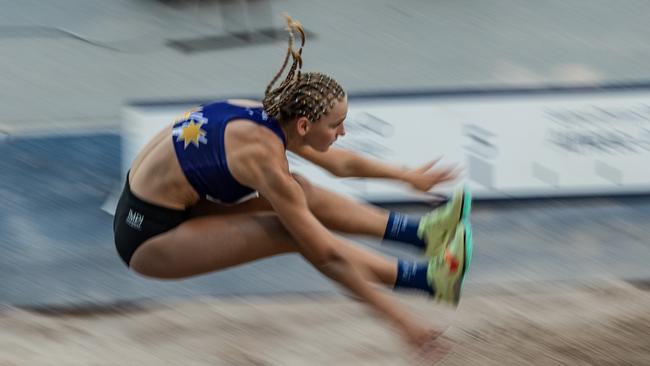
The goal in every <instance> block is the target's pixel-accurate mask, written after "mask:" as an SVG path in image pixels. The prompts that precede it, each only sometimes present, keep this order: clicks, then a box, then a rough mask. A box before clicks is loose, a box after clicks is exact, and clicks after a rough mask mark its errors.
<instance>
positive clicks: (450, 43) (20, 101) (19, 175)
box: [0, 0, 650, 364]
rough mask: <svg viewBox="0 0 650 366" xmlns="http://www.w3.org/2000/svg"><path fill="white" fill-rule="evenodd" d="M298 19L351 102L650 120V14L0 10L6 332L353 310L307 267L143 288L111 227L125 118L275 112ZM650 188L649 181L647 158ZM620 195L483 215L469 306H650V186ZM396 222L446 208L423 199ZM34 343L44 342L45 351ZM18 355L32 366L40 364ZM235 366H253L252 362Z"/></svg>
mask: <svg viewBox="0 0 650 366" xmlns="http://www.w3.org/2000/svg"><path fill="white" fill-rule="evenodd" d="M282 12H288V13H290V14H291V16H292V17H294V18H295V19H297V20H299V21H300V22H301V23H302V24H303V25H304V26H305V28H306V30H307V32H308V39H307V45H306V47H305V50H304V51H303V58H304V69H305V70H318V71H323V72H325V73H328V74H331V75H333V76H334V77H335V78H336V79H337V80H338V81H339V82H340V83H341V84H342V85H344V87H345V88H346V89H347V92H348V94H349V95H350V96H351V97H352V98H354V96H355V95H359V96H362V95H365V96H368V95H371V96H372V95H383V96H394V97H396V98H408V96H409V95H414V93H416V94H417V95H418V96H421V95H427V93H433V94H436V93H438V94H442V95H447V94H448V95H452V94H454V93H459V92H468V91H470V92H471V91H479V92H480V91H489V90H514V91H517V90H519V91H521V90H529V91H530V90H531V89H532V90H534V89H545V90H553V89H557V88H560V89H562V88H565V89H567V88H568V90H576V89H571V88H577V90H580V88H590V89H589V90H592V91H593V90H598V89H600V88H601V87H603V86H612V85H614V86H621V85H622V86H624V87H625V86H630V87H631V89H633V90H634V91H636V92H638V93H641V98H646V99H642V101H641V102H640V104H639V105H641V106H645V107H647V108H650V99H647V96H648V93H647V91H648V90H650V67H649V66H648V62H647V60H648V59H650V23H649V22H648V21H647V17H648V14H649V13H650V3H648V2H647V1H641V0H638V1H632V0H630V1H623V2H617V3H616V4H614V3H612V2H610V1H604V0H589V1H587V0H577V1H571V2H566V1H544V2H533V1H523V0H521V1H496V0H488V1H480V2H478V1H453V2H449V1H401V2H394V1H381V0H372V1H371V0H353V1H343V0H332V1H328V2H317V1H298V0H247V1H245V0H212V1H208V0H185V1H172V0H167V1H163V0H160V1H156V0H101V1H99V0H85V1H78V0H59V1H56V2H46V1H34V0H21V1H18V2H16V1H7V0H0V69H2V70H3V71H4V72H3V73H2V76H1V77H0V156H1V157H2V159H1V160H0V202H1V203H2V205H1V206H0V233H2V235H0V253H1V254H0V308H2V309H4V312H3V314H5V316H14V315H8V314H15V313H13V312H15V311H17V310H21V311H35V312H39V311H40V312H47V311H48V309H50V311H54V312H55V313H56V312H57V311H61V312H65V311H67V310H66V309H85V310H84V311H83V312H88V313H93V312H94V311H100V310H101V309H106V308H107V307H115V306H126V307H129V306H131V307H132V306H138V304H142V303H148V302H152V301H153V302H156V303H164V302H166V301H177V300H178V299H192V298H196V299H199V298H203V297H205V296H208V297H213V296H218V297H219V298H220V299H221V298H231V297H233V296H261V295H273V296H275V297H273V298H275V299H277V298H282V297H283V296H289V297H290V296H295V295H306V296H335V297H336V296H338V294H339V290H338V289H337V288H336V287H335V286H333V285H332V284H331V283H330V282H328V281H326V280H325V279H323V278H322V277H321V276H320V275H319V274H318V273H316V271H314V270H313V269H312V268H311V267H310V266H309V265H307V264H306V263H305V262H304V261H302V260H301V259H300V258H298V257H296V256H282V257H277V258H273V259H271V260H265V261H261V262H257V263H253V264H250V265H246V266H242V267H239V268H235V269H232V270H228V271H224V272H221V273H217V274H213V275H209V276H203V277H199V278H195V279H191V280H186V281H175V282H160V281H153V280H148V279H144V278H141V277H139V276H136V275H134V274H133V273H130V272H129V271H127V269H126V268H125V267H124V265H123V264H122V262H121V261H120V260H119V257H118V256H117V255H116V253H115V250H114V247H113V241H112V216H111V215H110V214H108V213H107V211H109V212H110V210H111V208H110V207H111V203H110V201H111V196H112V195H113V194H114V193H115V192H116V191H117V190H119V189H120V188H121V184H122V177H123V172H124V169H125V168H124V166H123V161H124V160H125V156H124V154H125V151H126V150H128V149H125V141H128V138H129V136H125V133H124V131H128V126H127V128H125V126H124V122H125V121H126V119H125V117H124V110H125V107H128V106H132V105H145V104H146V105H148V106H152V105H153V106H159V107H164V106H166V105H183V104H191V103H192V102H201V101H208V100H211V99H216V98H226V97H250V98H260V97H261V96H262V94H263V91H264V88H265V87H266V85H267V83H268V82H269V81H270V79H271V78H272V76H273V75H274V74H275V73H276V72H277V70H278V67H279V66H280V64H281V61H282V59H283V57H284V53H285V52H286V33H285V31H284V21H283V18H282V17H281V13H282ZM418 93H419V94H418ZM644 93H645V94H644ZM526 95H527V94H526V93H523V94H522V96H521V97H519V98H523V100H526V98H527V97H526ZM637 97H639V96H638V95H635V98H637ZM520 100H521V99H520ZM350 105H351V108H353V107H354V101H352V102H351V104H350ZM643 119H644V121H645V122H647V120H648V119H647V118H646V117H644V118H643ZM522 123H525V122H522ZM439 153H440V154H444V153H445V151H440V152H439ZM433 157H435V156H432V158H433ZM127 160H128V159H127ZM638 171H647V161H646V162H645V164H642V165H641V166H638ZM638 171H637V172H638ZM315 183H318V182H315ZM645 189H647V190H645ZM622 193H625V194H621V195H617V194H612V192H609V193H608V194H607V195H600V194H594V195H588V196H584V195H577V196H575V197H574V196H571V197H539V196H536V197H533V198H527V199H516V200H514V199H507V198H505V199H497V200H493V199H491V200H478V201H477V202H476V204H475V207H476V208H475V211H474V216H473V225H474V231H475V242H476V250H475V257H474V258H475V259H474V266H473V268H472V273H471V276H470V277H469V278H468V283H467V287H466V296H467V297H468V298H470V299H477V300H476V301H479V299H484V298H485V297H486V296H487V297H490V296H493V297H496V296H498V295H499V294H503V291H504V289H506V292H508V291H510V288H511V287H509V286H514V287H512V288H517V289H523V290H524V292H526V293H530V292H535V291H537V290H531V289H539V288H544V289H545V290H544V291H546V292H544V291H542V292H543V293H553V291H554V290H553V288H554V287H557V286H561V287H562V288H564V289H567V288H569V289H573V288H583V289H584V288H594V287H598V286H600V285H603V284H610V283H611V282H612V281H614V282H615V283H617V284H626V285H629V286H630V289H631V288H634V289H636V290H639V291H641V292H642V293H643V294H645V293H647V291H645V290H647V288H648V287H649V286H648V284H649V283H650V282H649V281H650V266H648V263H649V262H650V242H649V240H648V237H649V235H650V228H649V226H648V222H649V220H650V195H649V194H648V193H650V185H647V186H645V187H643V186H641V187H639V186H637V187H636V188H635V191H634V195H630V194H629V193H630V192H628V191H625V190H622ZM388 207H390V208H394V209H400V210H403V211H408V212H412V213H424V212H427V211H428V210H430V209H431V206H430V205H427V204H423V203H414V202H405V203H400V204H397V203H394V202H393V203H391V204H390V205H389V206H388ZM352 239H353V240H355V241H357V242H359V243H361V245H368V246H371V247H374V248H376V249H378V250H380V251H382V252H384V253H386V254H389V255H400V256H415V255H417V253H415V252H410V251H408V248H407V249H404V248H402V247H400V246H397V245H392V244H391V243H384V244H383V245H381V246H380V243H379V242H378V241H375V240H370V239H367V238H352ZM621 286H622V285H621ZM549 288H550V290H549ZM526 289H528V290H526ZM565 291H566V290H565ZM508 293H510V292H508ZM634 296H635V297H634V299H633V300H629V301H625V300H624V298H622V297H621V301H622V302H621V303H622V304H625V303H627V304H633V305H635V306H639V304H645V305H644V306H646V309H647V306H648V305H650V301H648V298H647V296H646V295H638V294H636V293H635V295H634ZM256 298H257V297H256ZM597 298H598V297H596V299H597ZM470 301H471V300H470ZM589 301H590V302H589V304H593V303H595V302H598V300H594V299H593V298H590V300H589ZM535 302H537V301H532V303H535ZM589 304H587V305H585V306H587V307H588V306H589ZM287 306H290V305H287ZM621 306H623V305H621ZM561 308H562V307H561V306H560V307H559V309H560V310H558V311H561ZM52 309H54V310H52ZM634 314H637V313H634ZM642 314H643V316H642V317H641V318H640V319H638V321H637V323H638V324H641V328H639V333H634V334H643V333H644V332H647V331H650V329H648V328H647V326H648V324H650V320H649V319H650V316H649V315H648V312H647V310H646V311H642ZM569 315H577V314H574V313H569ZM628 315H629V314H628ZM637 315H638V314H637ZM635 316H636V315H635ZM19 319H20V318H19ZM17 321H20V320H17ZM632 323H634V322H632ZM626 324H628V323H626ZM628 325H629V324H628ZM465 327H469V328H471V323H468V324H465ZM7 329H9V328H7ZM2 332H3V331H2V330H0V333H2ZM524 333H525V330H524ZM11 337H12V333H11V332H10V331H7V332H5V334H2V338H0V345H4V346H6V347H9V346H8V345H10V344H12V343H11V342H12V341H11V339H12V338H11ZM22 337H24V338H23V339H25V340H26V342H28V343H29V340H30V335H22ZM458 337H460V336H458ZM634 337H636V335H635V336H634ZM635 339H637V338H635ZM3 342H4V343H3ZM613 342H614V343H616V340H614V341H613ZM585 345H586V346H585ZM583 346H584V347H585V348H586V349H587V351H584V352H586V353H585V354H587V355H588V354H589V352H588V349H589V347H591V346H590V345H589V344H588V342H587V343H584V342H582V343H581V342H578V343H576V346H575V347H576V349H581V347H583ZM25 347H27V348H29V347H28V346H25ZM0 349H1V348H0ZM8 349H9V348H5V350H8ZM61 349H63V350H65V347H63V348H61ZM2 352H3V351H0V361H1V360H2V357H3V355H2ZM549 352H550V351H549ZM643 352H645V353H643ZM145 354H146V353H145ZM626 354H627V356H625V354H624V355H623V356H621V357H622V358H618V359H617V360H618V361H621V362H628V363H627V364H644V363H643V362H648V363H645V364H650V361H647V359H646V358H644V357H645V356H648V355H650V345H649V344H648V342H647V340H646V341H645V342H643V341H641V342H640V343H639V344H638V347H637V348H635V349H634V351H633V352H628V353H626ZM11 355H15V353H11V352H9V353H6V354H5V357H7V358H5V361H6V362H7V364H14V363H9V361H7V360H11ZM30 355H32V356H33V354H30ZM630 355H635V356H634V357H636V358H633V356H630ZM639 355H640V356H639ZM21 357H22V358H21ZM21 357H17V358H16V360H18V359H23V361H24V360H26V359H28V358H25V356H24V355H23V356H21ZM34 357H35V356H34ZM88 357H90V356H88ZM143 357H144V356H143ZM350 357H353V356H350ZM576 357H577V358H575V360H577V361H576V362H578V361H580V362H583V361H584V362H589V361H588V360H587V359H588V357H587V356H583V357H582V358H580V356H576ZM603 357H604V356H603ZM625 357H628V358H627V359H626V358H625ZM89 359H91V358H89ZM89 359H80V360H78V361H79V363H78V364H90V363H89V361H88V360H89ZM350 359H352V358H350ZM350 359H345V360H342V361H341V363H346V362H351V361H350ZM38 360H40V361H42V360H43V359H38ZM142 360H146V357H144V358H143V359H140V361H142ZM220 360H221V361H223V362H224V363H225V364H246V362H245V358H241V359H237V358H234V359H232V360H226V361H224V359H220ZM242 360H244V361H242ZM297 360H300V358H297ZM302 360H303V361H304V360H305V358H303V359H302ZM585 360H587V361H585ZM276 361H277V360H276ZM285 361H286V362H285ZM601 361H602V360H601ZM615 361H616V360H614V361H612V363H611V364H617V363H616V362H615ZM12 362H16V363H15V364H21V363H19V361H15V360H14V361H12ZM206 362H210V361H206ZM449 362H450V363H449V364H454V363H453V362H454V361H453V360H452V361H449ZM465 362H466V363H465V364H470V363H471V364H489V362H490V360H486V359H483V360H482V361H481V359H480V358H475V359H467V360H465ZM467 362H468V363H467ZM495 362H496V361H495ZM558 362H559V361H558ZM592 362H593V359H592ZM0 363H2V362H0ZM36 363H37V364H46V363H45V362H44V361H43V363H39V362H36ZM287 363H288V361H287V359H282V358H280V361H278V362H277V363H273V362H270V361H269V363H263V364H287ZM32 364H34V363H32ZM54 364H62V363H54ZM70 364H73V363H70ZM97 364H100V363H97ZM197 364H203V363H200V362H198V361H197ZM206 364H207V363H206ZM297 364H301V363H297ZM375 364H377V363H375ZM547 364H554V363H553V362H552V361H551V362H550V363H547ZM602 364H606V363H602ZM618 364H623V363H618Z"/></svg>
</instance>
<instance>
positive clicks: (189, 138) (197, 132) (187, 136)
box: [172, 112, 208, 149]
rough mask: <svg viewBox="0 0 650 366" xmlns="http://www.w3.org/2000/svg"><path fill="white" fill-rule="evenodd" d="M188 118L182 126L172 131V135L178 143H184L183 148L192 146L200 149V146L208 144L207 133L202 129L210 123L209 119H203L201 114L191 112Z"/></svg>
mask: <svg viewBox="0 0 650 366" xmlns="http://www.w3.org/2000/svg"><path fill="white" fill-rule="evenodd" d="M184 117H186V118H185V120H184V121H183V122H181V125H180V126H178V127H175V128H174V129H173V130H172V135H173V136H174V137H176V142H180V141H182V142H183V148H184V149H187V147H188V146H189V145H190V144H192V145H194V146H196V147H199V146H200V144H207V143H208V139H207V137H205V135H206V132H205V130H203V129H202V128H201V126H203V125H204V124H207V123H208V119H207V118H205V117H203V113H201V112H191V113H189V115H186V116H184Z"/></svg>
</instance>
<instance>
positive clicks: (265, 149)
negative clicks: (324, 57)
mask: <svg viewBox="0 0 650 366" xmlns="http://www.w3.org/2000/svg"><path fill="white" fill-rule="evenodd" d="M287 22H288V29H289V46H288V50H287V54H286V57H285V59H284V62H283V65H282V67H281V69H280V71H279V72H278V73H277V74H276V75H275V77H274V78H273V79H272V81H271V82H270V83H269V85H268V87H267V88H266V92H265V94H264V99H263V101H262V103H259V102H255V101H251V100H223V101H217V102H214V103H210V104H205V105H202V106H199V107H197V108H195V109H193V110H190V111H188V112H187V113H186V114H185V115H184V116H183V117H182V118H180V119H179V120H177V121H176V122H174V123H173V124H170V125H169V126H168V127H165V128H164V129H163V130H162V131H160V132H159V133H158V134H157V135H156V136H155V137H154V138H153V139H152V140H151V141H150V142H149V143H148V144H147V145H146V146H145V147H144V148H143V150H142V151H141V152H140V153H139V155H138V156H137V157H136V158H135V160H134V162H133V164H132V166H131V168H130V171H129V173H128V175H127V179H126V183H125V185H124V190H123V192H122V196H121V198H120V200H119V203H118V206H117V210H116V214H115V221H114V233H115V244H116V247H117V251H118V253H119V255H120V256H121V258H122V259H123V260H124V262H125V263H126V265H127V266H129V268H131V269H132V270H133V271H135V272H137V273H139V274H142V275H144V276H148V277H154V278H163V279H178V278H186V277H190V276H194V275H199V274H204V273H209V272H213V271H218V270H221V269H224V268H228V267H232V266H235V265H239V264H242V263H247V262H251V261H254V260H257V259H261V258H267V257H271V256H274V255H278V254H283V253H292V252H295V253H299V254H301V255H302V256H303V257H304V258H306V260H307V261H308V262H309V263H311V264H312V265H313V266H314V267H315V268H316V269H317V270H318V271H320V272H321V273H323V274H324V275H325V276H327V277H329V278H330V279H332V280H334V281H336V282H338V283H339V284H341V285H342V286H343V287H345V288H346V289H347V290H348V291H350V292H351V293H352V294H354V295H355V296H356V297H358V298H359V299H361V300H362V301H364V302H366V303H368V304H370V305H371V306H372V307H373V308H374V309H375V310H377V311H378V312H379V313H380V314H383V315H384V316H385V317H386V318H387V319H388V320H390V321H391V322H392V324H393V325H395V326H396V327H397V328H398V329H399V330H400V331H401V333H402V335H403V336H404V337H405V339H406V340H407V341H408V342H409V343H411V344H412V345H415V346H422V345H424V344H426V343H428V342H429V341H431V340H432V339H434V338H435V337H437V336H438V335H439V333H440V332H438V331H436V330H435V329H433V328H432V327H430V326H428V325H426V324H422V322H420V321H416V320H415V318H414V317H413V316H411V314H409V313H408V312H407V311H405V310H404V309H402V308H401V307H400V306H398V304H397V303H396V302H395V301H394V299H393V298H392V297H391V296H390V294H387V293H386V292H385V291H382V290H381V289H379V288H376V287H375V286H373V285H372V283H378V284H382V285H385V286H387V287H390V288H396V289H412V290H416V291H422V292H423V293H426V294H428V295H430V296H432V297H433V298H434V299H436V300H438V301H443V302H447V303H450V304H452V305H456V304H458V301H459V298H460V293H461V287H462V283H463V280H464V277H465V274H466V272H467V269H468V267H469V262H470V259H471V229H470V226H469V214H470V204H471V198H470V195H469V192H468V191H467V190H465V189H459V190H458V191H457V192H456V193H455V194H454V195H453V197H452V198H451V199H450V200H449V201H448V202H447V203H446V204H445V205H443V206H441V207H440V208H438V209H436V210H434V211H432V212H430V213H429V214H427V215H425V216H423V217H421V218H419V217H413V216H410V215H404V214H401V213H398V212H389V211H387V210H384V209H381V208H379V207H375V206H371V205H368V204H363V203H358V202H354V201H352V200H349V199H347V198H344V197H342V196H340V195H337V194H335V193H332V192H330V191H327V190H325V189H323V188H320V187H318V186H316V185H314V184H311V183H310V182H309V181H307V179H305V178H304V177H302V176H300V175H296V174H292V173H291V172H290V171H289V165H288V162H287V158H286V151H287V150H289V151H292V152H294V153H296V154H298V155H299V156H302V157H304V158H306V159H308V160H310V161H311V162H313V163H315V164H317V165H319V166H321V167H323V168H324V169H326V170H328V171H330V172H331V173H333V174H334V175H336V176H341V177H350V176H355V177H369V178H388V179H395V180H400V181H403V182H406V183H408V184H409V185H411V186H412V187H413V188H415V189H418V190H421V191H428V190H430V189H431V188H432V187H433V186H434V185H436V184H439V183H442V182H447V181H451V180H453V179H455V178H456V171H455V169H452V168H443V169H433V165H434V162H432V163H428V164H425V165H424V166H422V167H419V168H416V169H404V168H402V167H396V166H392V165H389V164H386V163H384V162H379V161H375V160H371V159H368V158H366V157H363V156H361V155H358V154H356V153H353V152H351V151H348V150H344V149H338V148H331V147H330V146H331V145H332V144H333V143H334V142H335V141H336V139H337V138H338V137H340V136H344V135H345V127H344V121H345V118H346V114H347V109H348V103H347V97H346V94H345V92H344V91H343V89H342V87H341V86H340V85H339V84H338V83H337V82H336V81H335V80H334V79H333V78H331V77H329V76H327V75H324V74H321V73H316V72H302V49H303V46H304V42H305V33H304V30H303V28H302V26H301V25H300V23H298V22H296V21H294V20H292V19H291V18H289V17H288V18H287ZM295 33H297V34H299V35H300V39H301V43H300V47H299V48H298V49H297V50H296V49H294V34H295ZM290 59H291V60H292V64H291V67H290V68H289V70H288V74H287V76H286V78H284V79H283V81H282V82H281V83H280V84H279V86H277V87H275V84H276V82H277V81H278V80H279V79H280V77H281V75H282V74H283V72H284V71H285V69H286V67H287V65H288V63H289V60H290ZM330 230H333V231H337V232H343V233H354V234H365V235H369V236H373V237H377V238H383V239H389V240H394V241H399V242H403V243H406V244H409V245H415V246H417V247H420V248H422V250H423V252H424V254H425V255H426V258H425V259H424V260H422V261H413V260H402V259H387V258H385V257H383V256H380V255H378V254H376V253H374V252H372V251H370V250H368V249H365V248H362V247H359V246H356V245H354V244H352V243H350V242H348V241H346V240H344V239H343V238H341V237H339V236H336V235H334V234H333V233H332V232H331V231H330Z"/></svg>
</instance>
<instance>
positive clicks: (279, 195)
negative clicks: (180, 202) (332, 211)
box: [242, 144, 427, 341]
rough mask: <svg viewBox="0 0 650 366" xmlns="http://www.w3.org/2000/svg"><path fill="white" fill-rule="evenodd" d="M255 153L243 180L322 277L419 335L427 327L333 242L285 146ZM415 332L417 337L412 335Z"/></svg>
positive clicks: (410, 334)
mask: <svg viewBox="0 0 650 366" xmlns="http://www.w3.org/2000/svg"><path fill="white" fill-rule="evenodd" d="M272 150H275V151H260V152H256V153H255V154H254V155H258V154H259V155H258V156H256V157H255V156H252V157H251V158H250V160H248V159H247V160H248V163H247V164H246V165H247V168H248V173H246V177H245V178H244V180H249V181H247V182H242V183H244V184H246V185H249V186H251V187H253V188H255V189H257V190H258V191H259V192H260V194H261V195H262V196H264V197H265V198H266V199H267V200H268V201H269V202H270V203H271V205H272V206H273V209H274V211H275V212H276V214H277V215H278V217H279V219H280V221H281V222H282V224H283V225H284V226H285V227H286V228H287V230H288V231H289V232H290V233H291V235H292V237H293V238H294V239H295V241H296V242H297V245H298V246H299V249H300V252H301V253H302V254H303V255H304V257H305V259H307V260H308V261H309V262H310V263H311V264H312V265H313V266H314V267H315V268H316V269H318V270H319V271H320V272H321V273H323V274H324V275H325V276H327V277H329V278H330V279H332V280H334V281H336V282H338V283H340V284H341V285H342V286H344V287H345V288H346V289H348V290H349V291H351V292H352V293H353V294H354V295H356V296H358V297H359V298H360V299H362V300H363V301H365V302H368V303H369V304H371V305H372V306H373V307H374V308H375V309H376V310H377V311H379V312H380V313H381V314H383V315H385V316H386V317H387V318H388V319H390V320H391V321H392V322H393V323H394V324H395V325H396V326H397V327H398V328H399V329H400V330H402V331H403V332H404V333H405V334H406V335H407V337H409V339H410V340H411V341H413V339H414V338H416V337H422V334H423V333H424V332H426V329H427V328H426V327H424V326H422V325H420V324H417V323H416V322H415V321H413V320H412V319H411V318H410V316H408V315H407V314H406V313H405V312H403V311H401V309H400V308H399V307H398V306H397V305H396V304H395V303H394V302H393V300H392V299H391V298H390V297H388V296H387V295H386V294H384V293H382V292H381V291H379V290H378V289H376V288H374V287H373V286H371V285H370V284H369V283H368V282H366V281H365V280H364V278H363V277H362V274H361V273H360V272H359V271H360V270H362V269H360V268H356V267H355V266H353V265H352V264H351V263H350V261H349V260H348V259H347V258H345V257H344V256H343V255H341V253H339V252H338V251H337V249H336V246H335V245H333V244H334V243H335V242H336V241H337V240H340V239H338V238H337V237H336V236H334V235H333V234H332V233H330V231H329V230H327V229H326V228H325V227H324V226H323V225H322V224H321V223H320V222H319V221H318V220H317V219H316V218H315V217H314V215H313V214H312V213H311V211H310V210H309V207H308V206H307V200H306V197H305V195H304V192H303V190H302V188H301V186H300V185H299V184H298V182H297V181H296V180H295V179H294V178H293V176H292V175H291V174H290V173H289V167H288V164H287V161H286V158H285V157H284V149H283V148H282V146H281V145H280V144H278V147H277V149H272ZM415 335H417V336H415Z"/></svg>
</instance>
